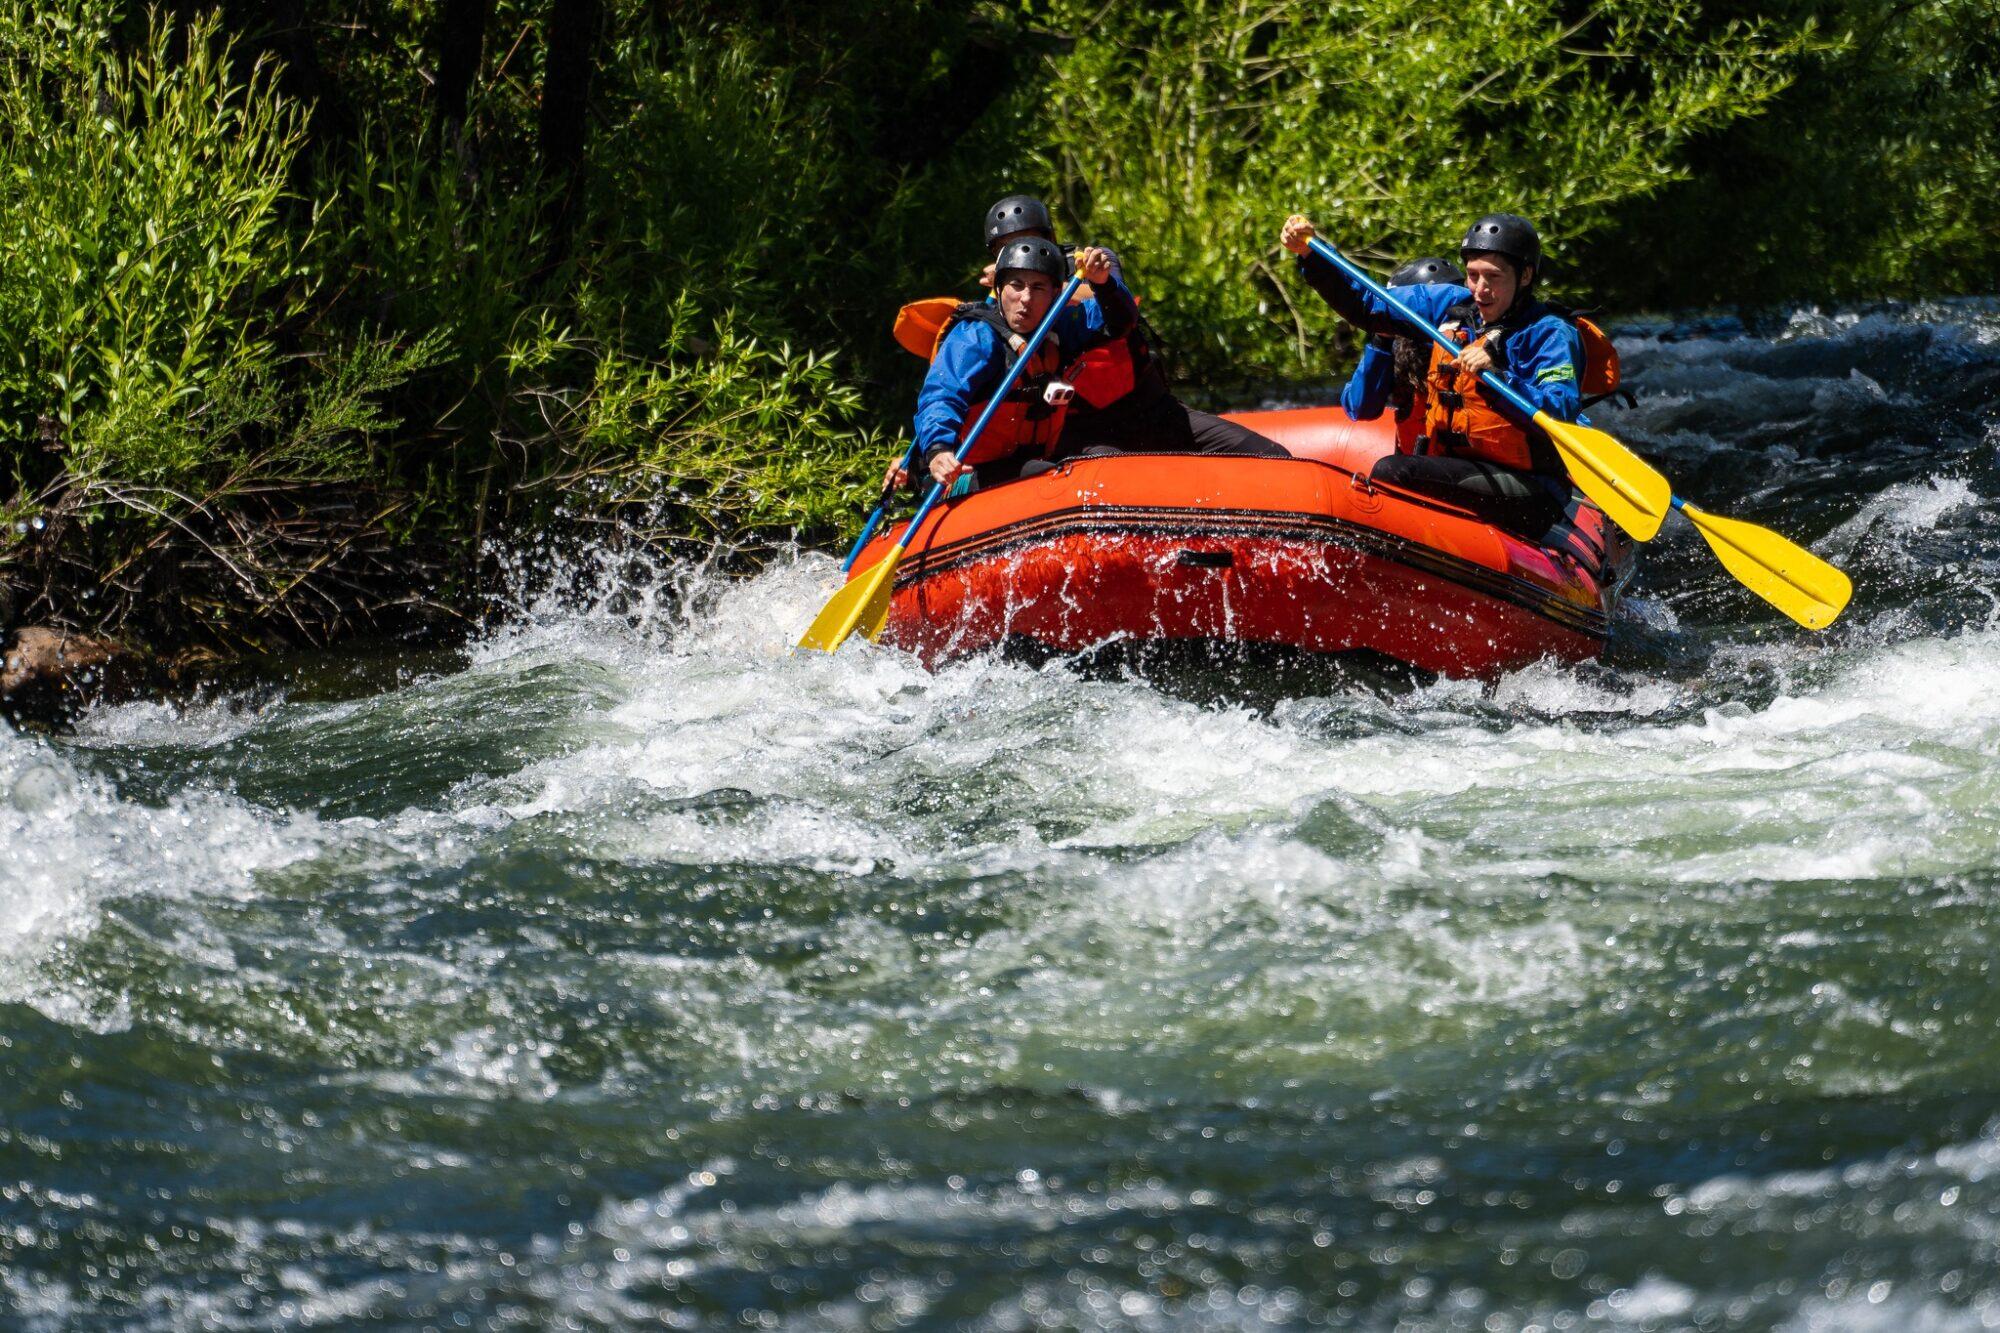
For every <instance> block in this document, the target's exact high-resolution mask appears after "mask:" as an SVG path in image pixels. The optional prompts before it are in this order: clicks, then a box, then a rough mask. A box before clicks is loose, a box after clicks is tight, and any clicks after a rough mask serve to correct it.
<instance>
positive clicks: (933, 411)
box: [916, 268, 1139, 459]
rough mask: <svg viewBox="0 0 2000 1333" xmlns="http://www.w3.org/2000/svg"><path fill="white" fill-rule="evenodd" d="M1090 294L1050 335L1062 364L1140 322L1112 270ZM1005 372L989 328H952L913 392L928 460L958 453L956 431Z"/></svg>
mask: <svg viewBox="0 0 2000 1333" xmlns="http://www.w3.org/2000/svg"><path fill="white" fill-rule="evenodd" d="M1093 290H1094V291H1095V292H1096V295H1095V296H1093V297H1092V298H1091V299H1090V300H1088V301H1080V302H1077V303H1075V304H1072V305H1071V306H1069V307H1068V308H1067V309H1065V310H1064V311H1063V312H1062V314H1061V315H1059V316H1057V317H1056V324H1055V327H1054V328H1053V329H1051V330H1050V331H1049V337H1050V338H1053V339H1054V340H1055V341H1056V343H1057V345H1058V346H1059V348H1060V349H1061V352H1062V362H1063V364H1064V365H1068V364H1069V363H1070V362H1071V361H1074V360H1075V359H1076V358H1077V357H1079V356H1081V355H1082V354H1083V353H1084V352H1085V351H1086V350H1088V349H1089V348H1090V347H1091V346H1093V345H1094V344H1096V343H1098V342H1101V341H1103V340H1104V339H1106V338H1121V337H1123V336H1124V335H1125V334H1127V333H1129V332H1131V330H1132V326H1133V325H1134V324H1135V323H1137V322H1138V319H1139V306H1138V303H1137V302H1136V301H1134V300H1133V299H1132V293H1131V292H1130V291H1128V290H1127V289H1126V287H1125V282H1124V279H1123V278H1121V277H1120V276H1119V275H1118V272H1117V270H1116V269H1115V268H1114V269H1113V270H1112V275H1111V280H1110V281H1109V282H1106V283H1105V284H1104V285H1103V286H1101V287H1094V288H1093ZM1006 374H1007V349H1006V347H1005V345H1004V344H1003V343H1002V342H1001V340H1000V335H999V333H998V332H996V331H995V330H994V329H993V327H992V326H991V325H988V324H984V323H981V322H979V321H977V320H969V319H968V320H960V321H959V322H958V323H956V324H954V325H952V327H951V330H950V331H949V332H948V333H946V334H945V336H944V341H943V342H942V343H940V344H939V345H938V349H937V355H936V356H935V357H934V358H932V360H931V368H930V372H929V373H928V374H926V375H925V376H924V387H923V388H922V389H920V390H918V391H917V414H916V431H917V439H918V441H919V442H920V443H921V444H922V445H923V451H924V457H925V458H926V459H929V458H930V457H931V456H932V455H933V454H936V453H938V452H940V451H943V452H945V453H955V452H957V450H958V432H959V429H960V428H961V427H962V426H963V425H964V424H965V421H966V418H967V416H968V415H969V414H970V413H971V410H972V407H973V405H974V404H975V403H983V402H985V401H986V400H987V399H988V398H991V397H992V396H993V391H994V390H995V389H997V388H999V387H1000V381H1001V380H1002V379H1003V378H1005V377H1006Z"/></svg>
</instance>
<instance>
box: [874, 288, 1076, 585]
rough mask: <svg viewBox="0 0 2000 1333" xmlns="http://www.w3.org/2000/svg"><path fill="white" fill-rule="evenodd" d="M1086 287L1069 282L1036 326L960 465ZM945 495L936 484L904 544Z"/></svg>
mask: <svg viewBox="0 0 2000 1333" xmlns="http://www.w3.org/2000/svg"><path fill="white" fill-rule="evenodd" d="M1082 285H1083V275H1082V274H1081V273H1079V274H1077V275H1076V276H1075V277H1073V278H1071V279H1070V280H1069V286H1067V287H1065V288H1063V289H1062V295H1060V296H1058V297H1056V303H1055V304H1054V305H1052V306H1050V307H1049V313H1048V314H1046V315H1044V316H1042V322H1041V324H1040V325H1039V326H1037V327H1036V329H1035V333H1034V336H1033V337H1031V338H1029V339H1028V341H1027V343H1026V344H1025V345H1023V346H1022V348H1021V354H1020V355H1019V356H1017V357H1015V358H1014V364H1013V366H1012V368H1010V369H1009V370H1008V371H1007V376H1006V378H1005V379H1003V380H1001V381H1000V387H999V388H997V389H995V390H994V391H993V396H992V397H991V398H988V399H987V400H986V410H985V411H984V412H981V413H980V414H979V420H978V421H976V422H974V423H973V425H972V430H971V432H970V433H969V434H968V435H967V436H966V437H965V442H964V443H963V444H961V445H959V446H958V453H957V454H955V455H954V457H956V458H957V459H958V460H959V461H960V462H963V461H965V456H966V455H967V454H969V453H971V452H972V446H973V445H975V444H977V443H978V442H979V436H980V432H982V431H984V430H985V429H986V423H987V422H989V421H991V420H992V419H993V414H994V413H995V412H997V411H999V410H1000V404H1001V403H1003V402H1005V401H1006V398H1007V395H1008V394H1009V393H1012V392H1013V390H1014V383H1015V381H1017V380H1019V379H1020V378H1021V372H1022V371H1024V370H1026V369H1027V368H1028V362H1029V361H1031V360H1032V359H1034V355H1035V349H1036V348H1038V347H1040V346H1041V345H1042V339H1043V338H1045V337H1047V336H1048V332H1049V330H1050V329H1052V328H1054V327H1055V326H1056V320H1057V319H1059V318H1061V317H1062V312H1063V311H1064V310H1066V309H1068V308H1069V298H1070V297H1072V296H1074V295H1076V289H1077V288H1078V287H1081V286H1082ZM913 448H914V446H913ZM943 494H944V483H942V482H935V481H934V482H932V483H931V493H930V494H929V495H926V496H925V497H924V502H923V504H922V505H921V506H919V507H918V509H917V516H916V517H915V518H913V519H911V520H910V526H909V527H907V528H904V529H903V540H902V542H901V543H900V544H901V545H903V546H908V545H909V544H910V538H912V537H914V536H916V535H917V529H918V528H919V527H921V526H923V521H924V520H925V519H926V518H928V517H929V516H930V512H931V506H932V505H934V504H936V503H937V502H938V498H939V497H940V496H942V495H943Z"/></svg>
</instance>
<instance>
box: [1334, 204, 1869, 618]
mask: <svg viewBox="0 0 2000 1333" xmlns="http://www.w3.org/2000/svg"><path fill="white" fill-rule="evenodd" d="M1307 244H1308V245H1310V246H1311V247H1312V250H1313V253H1314V254H1317V255H1318V256H1319V257H1320V258H1321V259H1324V260H1326V262H1327V263H1329V264H1332V265H1333V266H1334V267H1335V268H1337V269H1339V270H1340V271H1341V272H1342V273H1344V274H1346V275H1347V277H1348V279H1349V280H1350V281H1352V282H1355V283H1357V284H1359V285H1360V286H1361V287H1362V288H1363V289H1365V290H1366V291H1368V292H1370V293H1371V294H1373V295H1374V296H1376V297H1377V298H1379V299H1380V300H1381V301H1383V302H1384V303H1385V304H1387V305H1388V307H1389V308H1390V309H1391V310H1393V311H1395V312H1396V314H1397V315H1398V316H1399V317H1400V318H1402V319H1403V320H1404V321H1405V322H1406V323H1408V324H1409V325H1410V326H1411V327H1413V328H1416V329H1419V330H1421V331H1422V332H1423V333H1425V334H1426V335H1427V336H1428V337H1429V338H1430V340H1431V341H1432V342H1434V343H1436V344H1437V345H1438V346H1440V347H1442V348H1444V349H1445V350H1446V351H1448V352H1450V353H1451V354H1452V355H1453V356H1457V355H1458V353H1459V352H1460V351H1462V350H1463V349H1462V348H1461V347H1460V346H1459V344H1457V343H1456V342H1453V341H1452V340H1451V339H1450V338H1448V337H1446V336H1445V335H1444V334H1443V333H1441V332H1439V331H1438V330H1437V329H1435V328H1433V327H1432V326H1431V325H1430V324H1429V323H1427V322H1425V320H1423V319H1422V318H1421V317H1420V316H1419V315H1418V314H1417V312H1416V311H1414V310H1412V309H1410V307H1409V306H1407V305H1405V304H1404V303H1403V302H1402V301H1400V300H1398V299H1397V298H1396V295H1395V293H1393V292H1391V291H1390V290H1389V289H1388V288H1386V287H1384V286H1382V285H1381V284H1380V283H1378V282H1376V281H1375V279H1374V278H1372V277H1370V276H1369V275H1368V274H1367V273H1365V272H1363V271H1362V270H1361V269H1359V268H1357V267H1355V265H1354V264H1353V263H1352V262H1351V261H1349V260H1348V258H1347V256H1345V255H1343V254H1341V253H1340V251H1338V250H1336V249H1334V248H1333V247H1332V246H1331V245H1329V244H1327V243H1326V242H1325V241H1323V240H1321V239H1320V238H1319V237H1317V236H1314V237H1311V238H1309V239H1308V241H1307ZM1479 381H1480V383H1482V384H1484V385H1485V386H1486V387H1487V388H1488V389H1491V390H1492V391H1493V392H1494V393H1496V394H1498V395H1499V396H1500V398H1501V400H1502V401H1504V402H1505V403H1506V404H1507V405H1508V406H1510V407H1512V408H1513V409H1514V410H1515V411H1516V412H1519V413H1520V414H1521V415H1522V416H1523V417H1526V418H1527V419H1528V420H1530V421H1532V422H1534V423H1535V424H1536V425H1537V426H1539V427H1541V428H1542V430H1543V431H1545V432H1546V433H1547V434H1548V437H1549V439H1550V440H1552V441H1554V443H1555V446H1556V452H1557V453H1559V454H1561V455H1562V460H1563V463H1564V465H1565V466H1567V467H1568V468H1569V475H1570V479H1571V480H1572V481H1574V482H1575V483H1576V486H1577V489H1578V490H1580V491H1582V492H1583V493H1584V494H1585V495H1586V496H1588V497H1590V500H1591V503H1593V504H1595V505H1596V506H1597V507H1598V508H1599V509H1601V510H1603V511H1604V513H1605V516H1606V517H1607V518H1609V519H1610V520H1611V521H1612V522H1613V523H1616V524H1617V525H1618V526H1619V527H1621V528H1623V529H1625V531H1627V532H1629V533H1631V534H1632V536H1633V537H1634V538H1636V539H1637V540H1639V541H1642V542H1643V541H1651V540H1652V539H1653V537H1654V535H1655V534H1656V533H1658V532H1659V530H1660V524H1661V523H1663V522H1665V521H1666V517H1667V512H1668V511H1669V510H1670V509H1678V510H1680V511H1681V512H1682V513H1683V514H1685V515H1687V517H1688V519H1689V521H1690V522H1692V523H1693V524H1694V526H1695V530H1696V531H1697V532H1699V533H1701V535H1702V537H1703V539H1704V540H1706V541H1707V542H1708V545H1709V548H1710V549H1711V550H1713V551H1714V552H1715V557H1716V559H1718V560H1720V561H1721V562H1722V567H1723V568H1724V569H1726V570H1728V571H1729V572H1730V573H1731V574H1733V575H1735V576H1736V579H1737V581H1738V582H1740V583H1742V585H1743V586H1744V587H1746V588H1748V589H1749V590H1750V591H1751V592H1754V593H1756V594H1757V595H1758V596H1759V597H1762V598H1763V599H1764V600H1765V601H1767V602H1769V603H1770V604H1771V605H1772V606H1775V607H1777V608H1778V609H1779V610H1780V611H1783V612H1784V613H1785V614H1786V615H1788V616H1790V617H1791V618H1792V619H1793V620H1796V621H1797V622H1798V623H1799V624H1801V625H1804V626H1805V627H1806V628H1807V629H1824V628H1825V627H1826V626H1828V625H1831V624H1832V623H1833V621H1834V618H1835V617H1836V616H1838V615H1839V614H1840V612H1841V610H1842V608H1844V607H1845V606H1846V605H1847V599H1848V598H1849V597H1851V596H1853V593H1854V585H1853V583H1852V582H1851V581H1850V580H1849V579H1848V577H1847V575H1845V574H1843V573H1841V572H1840V571H1839V570H1838V569H1835V568H1834V567H1833V566H1832V565H1830V564H1828V563H1827V562H1826V561H1824V560H1822V559H1820V558H1819V557H1818V556H1816V555H1814V554H1813V553H1812V552H1810V551H1808V550H1806V549H1805V548H1804V547H1802V546H1799V545H1797V544H1795V543H1793V542H1790V541H1787V540H1786V539H1785V538H1783V537H1780V536H1779V535H1778V534H1777V533H1775V532H1772V531H1771V530H1770V529H1769V528H1760V527H1758V526H1757V525H1756V524H1754V523H1746V522H1744V521H1743V520H1742V519H1736V518H1722V517H1720V516H1719V515H1715V514H1710V513H1708V512H1706V511H1705V510H1702V509H1698V508H1696V507H1695V506H1694V505H1691V504H1689V503H1687V502H1686V501H1685V500H1683V499H1681V498H1680V497H1679V496H1677V495H1675V494H1674V493H1673V488H1672V487H1671V486H1670V485H1668V483H1667V479H1666V478H1665V477H1663V476H1661V475H1660V474H1659V473H1658V472H1657V471H1655V470H1654V469H1653V467H1652V465H1651V464H1649V463H1647V462H1646V461H1645V460H1644V459H1642V458H1640V457H1639V456H1638V455H1637V454H1635V453H1633V452H1632V451H1631V450H1630V449H1628V448H1626V447H1625V446H1624V445H1622V444H1620V443H1619V442H1618V441H1617V440H1615V439H1613V438H1612V437H1611V436H1610V435H1608V434H1606V433H1605V432H1604V431H1601V430H1597V429H1594V428H1593V427H1590V426H1584V425H1580V424H1578V423H1576V422H1572V421H1561V420H1558V419H1557V418H1555V417H1552V416H1550V415H1549V414H1548V413H1547V412H1543V411H1539V410H1537V409H1536V407H1535V405H1534V404H1533V403H1531V402H1529V401H1528V400H1527V399H1526V398H1525V397H1523V396H1522V395H1521V394H1520V393H1519V392H1517V391H1516V390H1515V389H1514V387H1513V386H1512V385H1510V384H1508V383H1507V382H1506V381H1504V380H1502V379H1501V378H1500V377H1499V376H1497V375H1495V374H1493V373H1492V372H1490V371H1482V372H1481V373H1480V376H1479Z"/></svg>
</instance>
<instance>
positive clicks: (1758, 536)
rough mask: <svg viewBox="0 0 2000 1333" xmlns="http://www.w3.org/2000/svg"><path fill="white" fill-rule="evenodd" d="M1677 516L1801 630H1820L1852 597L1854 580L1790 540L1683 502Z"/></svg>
mask: <svg viewBox="0 0 2000 1333" xmlns="http://www.w3.org/2000/svg"><path fill="white" fill-rule="evenodd" d="M1681 512H1682V513H1683V514H1686V515H1687V516H1688V517H1689V518H1690V519H1692V520H1693V521H1694V526H1695V528H1696V530H1698V531H1699V532H1700V533H1701V535H1702V536H1703V537H1705V538H1707V539H1708V545H1709V548H1710V549H1711V550H1713V551H1714V552H1715V558H1716V559H1717V560H1720V561H1721V562H1722V567H1723V568H1724V569H1726V570H1728V571H1729V572H1730V573H1732V574H1734V575H1735V576H1736V579H1737V582H1739V583H1741V584H1742V585H1743V586H1744V587H1746V588H1748V589H1749V590H1750V591H1751V592H1754V593H1756V594H1757V595H1758V596H1759V597H1761V598H1763V599H1764V600H1765V601H1767V602H1769V603H1770V604H1771V605H1772V606H1775V607H1777V608H1778V609H1779V610H1780V611H1783V612H1784V613H1785V614H1786V615H1788V616H1790V617H1791V618H1792V619H1793V620H1796V621H1798V622H1799V623H1800V624H1801V625H1804V626H1805V627H1806V628H1807V629H1825V628H1826V627H1827V626H1828V625H1831V624H1832V623H1833V621H1834V617H1835V616H1838V615H1839V614H1840V613H1841V610H1842V609H1843V608H1845V607H1846V605H1847V599H1848V598H1849V597H1852V596H1853V595H1854V582H1853V580H1851V579H1849V578H1848V577H1847V575H1845V574H1843V573H1841V572H1840V571H1839V570H1838V569H1835V568H1834V567H1833V566H1832V565H1829V564H1828V563H1827V562H1826V561H1824V560H1822V559H1820V558H1819V557H1818V556H1816V555H1814V554H1813V553H1812V552H1811V551H1808V550H1806V549H1805V548H1804V547H1803V546H1800V545H1798V544H1796V543H1794V542H1788V541H1786V540H1785V539H1784V538H1783V537H1780V536H1779V535H1778V534H1777V533H1775V532H1773V531H1771V530H1770V529H1769V528H1760V527H1758V526H1757V525H1756V524H1755V523H1745V522H1744V521H1743V520H1742V519H1740V518H1718V517H1717V516H1716V515H1714V514H1708V513H1704V512H1702V511H1701V510H1699V509H1696V508H1695V507H1694V506H1693V505H1691V504H1688V503H1687V502H1686V501H1682V502H1681Z"/></svg>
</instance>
